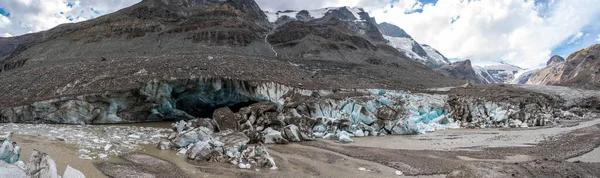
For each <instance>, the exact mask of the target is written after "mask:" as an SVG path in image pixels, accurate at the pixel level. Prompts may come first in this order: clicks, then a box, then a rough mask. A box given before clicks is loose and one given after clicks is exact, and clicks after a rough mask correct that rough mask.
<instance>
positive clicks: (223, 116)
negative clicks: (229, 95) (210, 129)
mask: <svg viewBox="0 0 600 178" xmlns="http://www.w3.org/2000/svg"><path fill="white" fill-rule="evenodd" d="M212 119H213V120H214V121H215V122H216V123H217V124H218V125H219V128H220V129H223V130H227V129H231V130H237V129H238V125H237V120H236V118H235V115H234V113H233V111H231V109H229V108H228V107H222V108H219V109H217V110H215V112H214V113H213V118H212Z"/></svg>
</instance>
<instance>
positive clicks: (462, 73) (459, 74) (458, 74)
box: [436, 60, 488, 84]
mask: <svg viewBox="0 0 600 178" xmlns="http://www.w3.org/2000/svg"><path fill="white" fill-rule="evenodd" d="M436 71H439V72H442V73H443V74H444V75H446V76H452V77H454V78H457V79H460V80H465V81H468V82H470V83H480V84H481V83H488V82H487V81H486V80H485V78H482V77H481V76H480V75H477V73H475V70H474V69H473V66H472V65H471V60H465V61H459V62H455V63H452V64H448V65H445V66H442V67H440V68H438V69H436Z"/></svg>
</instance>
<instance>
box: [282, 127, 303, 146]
mask: <svg viewBox="0 0 600 178" xmlns="http://www.w3.org/2000/svg"><path fill="white" fill-rule="evenodd" d="M281 133H282V135H283V138H285V139H286V140H288V141H290V142H300V141H302V140H303V139H302V134H301V133H300V129H299V128H298V126H296V125H288V126H285V127H284V128H283V129H282V130H281Z"/></svg>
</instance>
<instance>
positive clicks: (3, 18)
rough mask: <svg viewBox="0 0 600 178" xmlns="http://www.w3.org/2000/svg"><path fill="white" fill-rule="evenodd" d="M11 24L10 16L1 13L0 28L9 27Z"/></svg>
mask: <svg viewBox="0 0 600 178" xmlns="http://www.w3.org/2000/svg"><path fill="white" fill-rule="evenodd" d="M9 25H10V19H8V17H6V16H3V15H0V29H3V28H7V27H8V26H9Z"/></svg>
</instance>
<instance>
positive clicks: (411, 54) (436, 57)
mask: <svg viewBox="0 0 600 178" xmlns="http://www.w3.org/2000/svg"><path fill="white" fill-rule="evenodd" d="M378 27H379V29H380V31H381V33H382V34H383V35H384V37H385V39H387V40H388V41H389V42H388V44H389V45H390V46H393V47H394V48H396V49H398V50H399V51H401V52H403V53H404V54H405V55H406V56H407V57H408V58H410V59H412V60H415V61H417V62H420V63H422V64H425V65H427V66H428V67H430V68H439V67H441V66H443V65H446V64H450V61H449V60H448V58H446V57H445V56H444V55H442V54H441V53H440V52H439V51H437V50H436V49H434V48H433V47H431V46H429V45H426V44H419V43H418V42H417V41H415V40H414V39H413V38H412V37H411V36H410V35H409V34H408V33H406V31H404V30H403V29H402V28H400V27H398V26H396V25H393V24H390V23H385V22H384V23H380V24H379V25H378Z"/></svg>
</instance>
